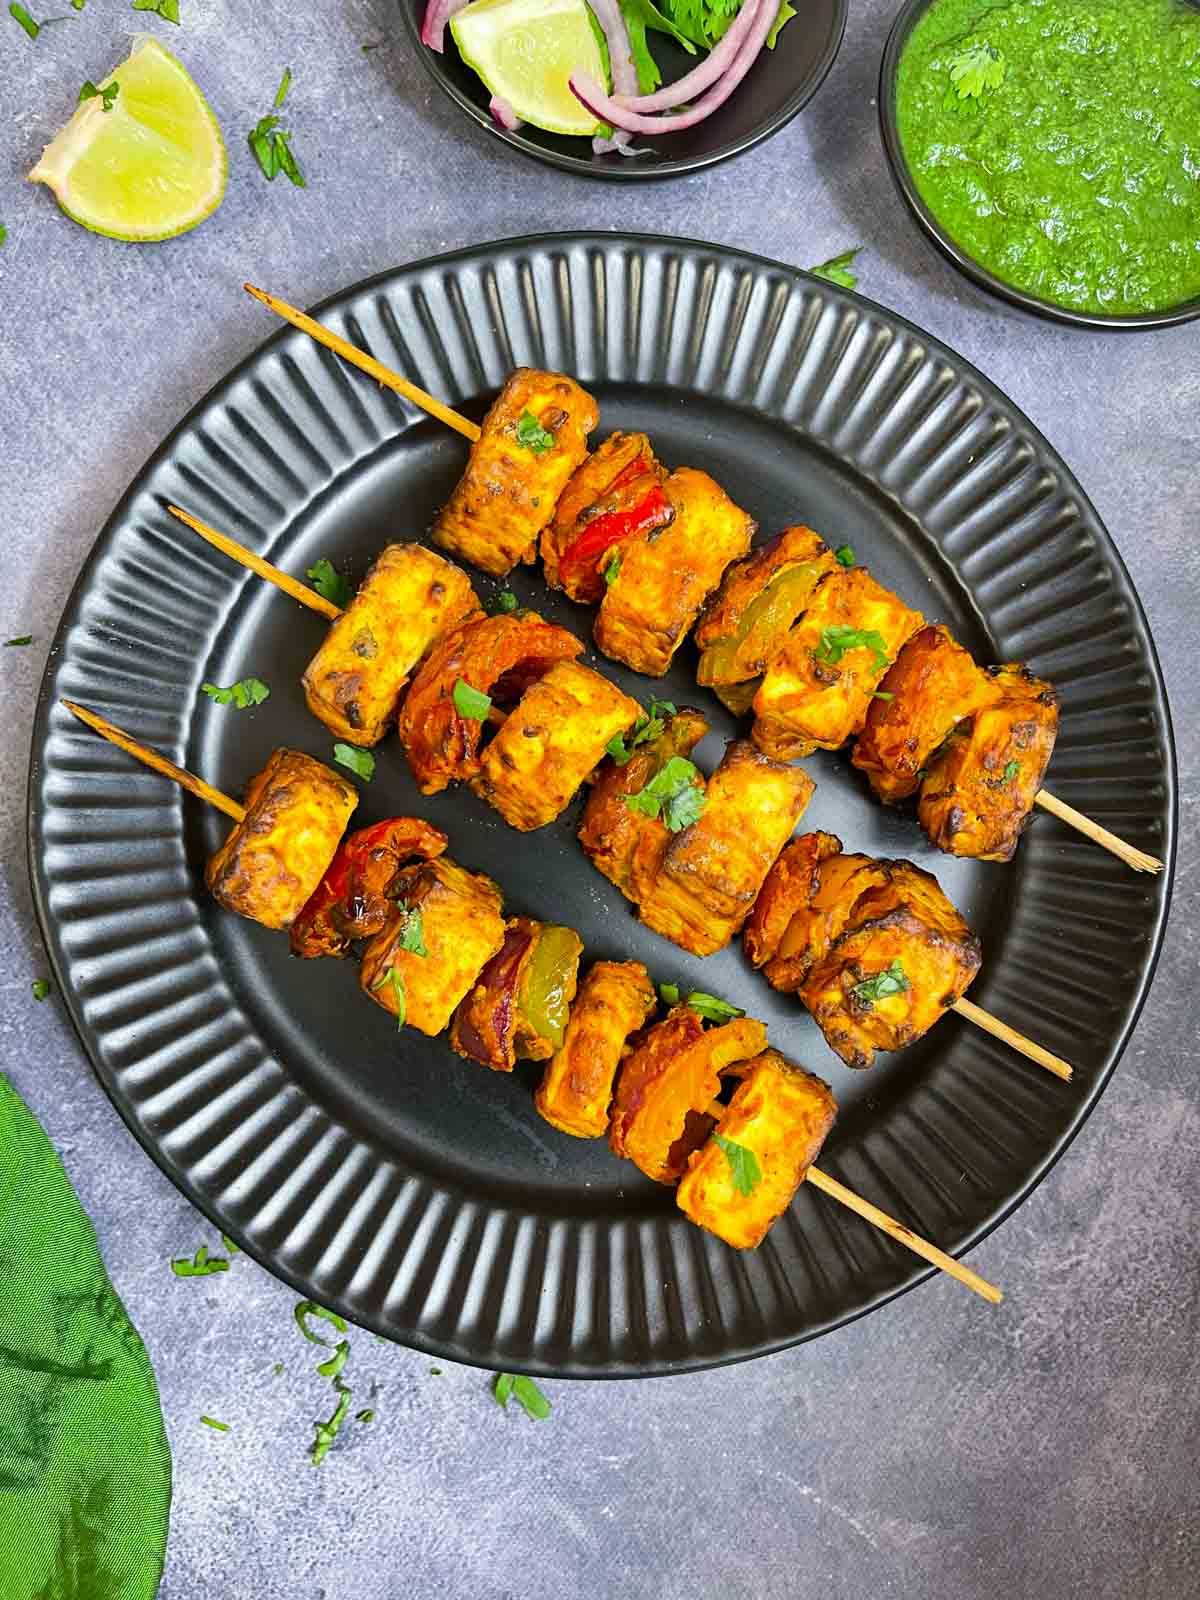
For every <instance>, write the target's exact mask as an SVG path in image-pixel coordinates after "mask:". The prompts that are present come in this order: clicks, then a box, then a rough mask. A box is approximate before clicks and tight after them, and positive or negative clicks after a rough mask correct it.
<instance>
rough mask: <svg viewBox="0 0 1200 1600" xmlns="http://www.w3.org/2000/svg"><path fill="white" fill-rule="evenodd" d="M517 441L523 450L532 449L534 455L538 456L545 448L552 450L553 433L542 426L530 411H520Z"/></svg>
mask: <svg viewBox="0 0 1200 1600" xmlns="http://www.w3.org/2000/svg"><path fill="white" fill-rule="evenodd" d="M517 443H518V444H519V445H520V446H521V447H522V448H523V449H525V450H532V451H533V453H534V455H535V456H540V455H543V454H544V453H545V452H546V451H547V450H553V448H554V435H553V434H552V433H551V432H550V430H549V429H548V428H543V427H542V425H541V423H540V422H539V421H538V419H537V418H536V417H535V416H534V414H533V412H532V411H522V413H521V418H520V421H519V422H518V423H517Z"/></svg>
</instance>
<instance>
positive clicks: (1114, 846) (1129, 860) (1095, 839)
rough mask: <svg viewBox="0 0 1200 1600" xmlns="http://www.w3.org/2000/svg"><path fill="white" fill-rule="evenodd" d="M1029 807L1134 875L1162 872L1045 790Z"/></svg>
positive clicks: (1156, 864)
mask: <svg viewBox="0 0 1200 1600" xmlns="http://www.w3.org/2000/svg"><path fill="white" fill-rule="evenodd" d="M1033 803H1034V804H1035V805H1038V806H1041V808H1042V810H1043V811H1048V812H1049V813H1050V815H1051V816H1052V817H1057V818H1058V820H1059V821H1060V822H1065V823H1066V824H1067V826H1068V827H1069V828H1074V829H1075V830H1076V832H1078V833H1082V834H1083V835H1084V837H1085V838H1087V839H1090V840H1091V841H1092V843H1093V844H1098V845H1099V846H1100V847H1101V849H1103V850H1107V851H1109V852H1110V853H1111V854H1112V855H1114V856H1116V857H1117V859H1118V860H1119V861H1123V862H1124V863H1125V865H1126V866H1127V867H1132V868H1133V870H1134V871H1135V872H1150V873H1158V872H1161V871H1162V870H1163V866H1164V863H1163V862H1162V861H1160V860H1159V859H1158V857H1157V856H1151V855H1147V854H1146V852H1145V851H1144V850H1139V849H1138V848H1137V847H1136V845H1132V844H1129V843H1127V841H1126V840H1124V839H1122V838H1121V837H1120V836H1119V835H1118V834H1115V833H1110V832H1109V830H1108V829H1107V828H1103V827H1101V825H1100V824H1099V823H1098V822H1093V821H1092V819H1091V817H1087V816H1085V815H1084V814H1083V812H1082V811H1076V809H1075V807H1074V806H1069V805H1068V804H1067V802H1066V801H1065V800H1060V799H1059V798H1058V796H1057V795H1055V794H1051V793H1050V792H1049V790H1047V789H1039V790H1038V792H1037V793H1036V794H1035V795H1034V797H1033Z"/></svg>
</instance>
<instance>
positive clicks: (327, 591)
mask: <svg viewBox="0 0 1200 1600" xmlns="http://www.w3.org/2000/svg"><path fill="white" fill-rule="evenodd" d="M305 577H306V578H311V579H312V586H313V588H314V589H315V590H316V591H317V593H318V594H319V595H321V596H322V597H323V598H324V599H326V600H332V602H333V604H334V605H335V606H341V608H342V610H343V611H344V610H345V609H346V607H347V606H348V605H349V604H350V602H351V600H353V599H354V590H353V589H352V588H351V587H350V585H349V584H348V583H347V582H346V580H345V578H343V577H342V575H341V573H340V572H335V571H334V567H333V562H332V561H328V560H326V558H325V557H324V556H322V557H321V559H320V560H319V561H314V562H313V564H312V566H311V567H309V569H308V571H307V572H306V573H305Z"/></svg>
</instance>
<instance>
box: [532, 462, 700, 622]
mask: <svg viewBox="0 0 1200 1600" xmlns="http://www.w3.org/2000/svg"><path fill="white" fill-rule="evenodd" d="M666 479H667V472H666V468H665V467H663V466H661V465H660V464H659V462H658V461H657V460H656V459H655V455H654V451H653V450H652V449H651V448H650V441H649V439H647V437H646V435H645V434H644V433H614V434H613V435H612V436H611V437H610V438H608V439H606V440H605V441H604V443H603V444H602V445H601V446H600V448H599V449H598V450H595V451H593V452H592V454H591V455H590V456H589V457H588V458H587V460H586V461H585V462H584V463H583V465H582V466H580V467H577V468H576V470H575V473H574V475H573V477H572V478H571V481H570V483H568V484H567V487H566V488H565V489H564V490H563V492H562V496H561V498H560V499H559V502H558V509H557V510H556V511H555V514H554V521H553V522H552V523H551V524H550V526H549V527H548V528H546V529H545V531H544V532H543V534H542V541H541V550H542V572H543V576H544V577H545V579H546V582H547V583H548V584H549V585H550V587H551V588H552V589H563V590H565V591H566V593H567V594H568V595H570V597H571V599H572V600H579V601H581V602H584V603H585V604H592V603H594V602H595V601H597V600H600V599H602V598H603V595H604V591H605V588H606V583H607V580H606V574H608V573H609V572H613V571H615V569H614V566H613V563H614V561H615V562H616V563H617V568H619V565H620V561H619V558H620V553H621V550H622V548H623V547H624V545H625V542H626V541H627V540H628V539H629V538H631V537H632V536H633V535H634V534H638V533H651V532H653V531H654V530H655V529H657V528H662V527H665V526H666V524H667V523H668V522H670V521H671V520H672V518H673V517H674V515H675V509H674V507H673V506H672V504H671V502H670V500H668V498H667V495H666V492H665V490H664V488H663V485H664V484H665V482H666Z"/></svg>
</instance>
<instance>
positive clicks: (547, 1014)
mask: <svg viewBox="0 0 1200 1600" xmlns="http://www.w3.org/2000/svg"><path fill="white" fill-rule="evenodd" d="M582 951H583V941H582V940H581V939H580V937H579V935H578V934H577V933H576V932H575V930H574V929H573V928H563V927H559V926H558V925H557V924H555V923H549V922H537V921H535V920H534V919H533V918H531V917H514V918H513V919H512V921H511V922H509V924H508V926H507V927H506V929H505V930H504V943H503V944H502V945H501V946H500V948H499V950H497V952H496V954H495V955H494V956H493V957H492V959H491V960H490V961H489V962H488V964H487V965H486V966H485V967H484V969H483V971H482V972H481V973H480V974H479V977H478V978H477V979H476V981H475V984H474V987H473V988H472V989H471V992H470V993H469V994H468V995H467V997H466V999H465V1000H464V1001H463V1002H462V1004H461V1005H460V1006H459V1008H458V1010H457V1011H456V1012H455V1013H454V1022H453V1024H452V1025H451V1028H450V1047H451V1049H452V1050H455V1051H456V1052H457V1053H458V1054H459V1055H460V1056H465V1057H466V1058H467V1059H468V1060H470V1061H478V1062H479V1064H480V1066H484V1067H490V1068H491V1069H492V1070H493V1071H494V1072H511V1071H512V1070H513V1068H514V1067H515V1066H516V1064H517V1061H518V1060H522V1061H545V1060H546V1059H547V1058H548V1057H549V1056H551V1055H552V1054H553V1053H554V1051H555V1050H557V1049H558V1048H559V1046H560V1045H561V1044H562V1042H563V1035H564V1032H565V1030H566V1025H567V1017H568V1014H569V1011H570V1006H571V1001H572V1000H574V998H575V986H576V981H577V977H578V973H579V957H580V955H581V954H582Z"/></svg>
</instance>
